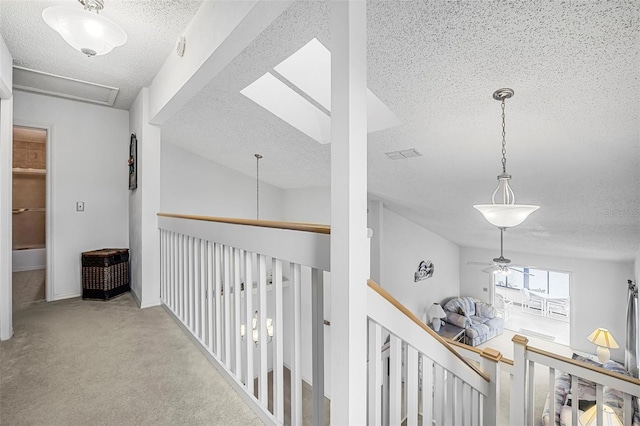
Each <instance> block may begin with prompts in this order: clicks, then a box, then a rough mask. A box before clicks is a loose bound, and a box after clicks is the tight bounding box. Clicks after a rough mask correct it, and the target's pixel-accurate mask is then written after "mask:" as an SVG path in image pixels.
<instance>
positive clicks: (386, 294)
mask: <svg viewBox="0 0 640 426" xmlns="http://www.w3.org/2000/svg"><path fill="white" fill-rule="evenodd" d="M367 285H368V286H369V287H370V288H371V289H372V290H373V291H375V292H376V293H378V294H379V295H380V296H382V297H383V298H384V299H385V300H386V301H387V302H389V303H391V304H392V305H393V306H395V308H396V309H398V310H399V311H400V312H402V313H403V314H404V315H405V316H406V317H407V318H409V319H410V320H411V321H413V322H414V323H415V324H416V325H417V326H419V327H420V328H422V329H423V330H424V331H425V332H427V333H428V334H429V335H430V336H431V337H433V338H434V339H436V340H437V341H438V342H439V343H441V344H442V345H443V346H444V347H445V348H447V349H448V350H449V352H451V353H452V354H453V355H454V356H455V357H456V358H458V359H460V360H461V361H462V362H463V363H465V364H466V365H467V366H468V367H469V368H471V369H472V370H473V371H475V372H476V373H477V374H478V375H479V376H480V377H482V378H483V379H484V380H485V381H486V382H491V377H489V375H488V374H487V373H485V372H484V371H482V370H481V369H480V368H478V367H476V366H475V365H473V364H472V363H471V362H469V360H468V359H466V358H465V357H463V356H462V355H461V354H460V353H459V352H458V351H456V350H455V349H454V348H453V346H451V345H450V344H449V343H447V341H446V340H445V339H443V338H442V337H440V336H438V335H437V334H436V332H435V331H433V330H432V329H431V328H429V326H427V325H426V324H425V323H423V322H422V321H420V319H419V318H418V317H416V316H415V315H414V313H413V312H411V311H410V310H409V309H407V307H406V306H404V305H403V304H402V303H400V302H399V301H398V300H397V299H396V298H394V297H393V296H392V295H390V294H389V292H388V291H386V290H385V289H383V288H382V287H380V285H378V284H377V283H376V282H375V281H373V280H367ZM497 380H498V379H497Z"/></svg>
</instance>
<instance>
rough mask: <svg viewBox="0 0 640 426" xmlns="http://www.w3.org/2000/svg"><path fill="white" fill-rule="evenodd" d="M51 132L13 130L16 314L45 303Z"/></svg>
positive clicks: (26, 129) (23, 128) (30, 129)
mask: <svg viewBox="0 0 640 426" xmlns="http://www.w3.org/2000/svg"><path fill="white" fill-rule="evenodd" d="M47 139H48V131H47V130H46V129H38V128H31V127H24V126H14V127H13V169H12V171H13V173H12V178H13V180H12V186H13V199H12V210H11V212H12V221H13V236H12V237H13V238H12V251H13V261H12V267H13V269H12V278H13V288H12V292H13V311H14V312H16V311H19V310H21V309H24V308H25V307H28V306H29V305H31V304H32V303H37V302H42V301H44V300H45V299H46V294H47V292H46V285H47V284H46V275H47V273H46V272H47V271H46V267H47V249H46V244H47V209H46V206H47V192H48V191H47Z"/></svg>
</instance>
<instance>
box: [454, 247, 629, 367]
mask: <svg viewBox="0 0 640 426" xmlns="http://www.w3.org/2000/svg"><path fill="white" fill-rule="evenodd" d="M508 255H509V256H508V257H509V258H510V259H511V261H512V263H513V264H514V265H535V266H537V267H539V268H542V269H551V270H557V271H567V272H571V274H572V275H571V280H572V281H571V326H570V333H571V347H572V348H573V349H577V350H579V351H584V352H588V353H595V346H594V345H593V344H592V343H589V342H588V341H587V336H588V335H589V334H590V333H591V332H592V331H593V330H595V329H596V328H597V327H603V328H606V329H608V330H609V331H611V333H612V334H613V337H614V338H615V339H616V340H617V341H618V344H620V345H621V346H623V347H624V342H625V335H626V331H625V330H626V328H625V324H626V315H627V280H628V279H631V278H632V277H633V262H608V261H598V260H592V259H572V258H563V257H554V256H541V255H534V254H527V253H517V252H509V253H508ZM494 257H496V252H495V250H485V249H476V248H468V247H462V248H461V249H460V293H461V294H464V295H465V296H466V295H468V296H474V297H477V298H481V299H483V300H487V301H488V294H489V293H485V292H483V291H482V287H486V286H487V283H488V280H489V278H488V275H489V274H486V273H484V272H482V271H481V269H482V266H477V265H467V262H470V261H471V262H484V261H488V262H490V261H491V259H492V258H494ZM611 358H613V359H616V360H623V361H624V349H612V350H611Z"/></svg>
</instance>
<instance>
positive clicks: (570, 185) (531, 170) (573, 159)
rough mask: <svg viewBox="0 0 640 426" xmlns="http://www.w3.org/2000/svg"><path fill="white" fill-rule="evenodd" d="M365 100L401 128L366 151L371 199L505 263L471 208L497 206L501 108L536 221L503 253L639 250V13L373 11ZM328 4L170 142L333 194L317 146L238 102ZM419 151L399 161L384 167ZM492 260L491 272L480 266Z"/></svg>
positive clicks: (210, 95)
mask: <svg viewBox="0 0 640 426" xmlns="http://www.w3.org/2000/svg"><path fill="white" fill-rule="evenodd" d="M367 4H368V11H367V13H368V87H369V88H370V89H371V90H372V91H373V92H374V93H376V95H378V97H379V98H380V99H381V100H382V101H383V102H384V103H385V104H387V105H388V106H389V107H390V108H391V109H392V110H393V111H394V112H395V113H396V114H397V115H398V117H399V118H400V120H401V121H402V122H403V125H402V126H400V127H397V128H394V129H389V130H385V131H381V132H377V133H373V134H370V135H369V154H368V167H369V171H368V175H369V192H370V194H371V195H372V196H374V197H379V198H381V199H383V200H384V201H385V202H386V203H387V205H388V206H389V208H391V209H392V210H395V211H397V212H399V213H401V214H403V215H405V216H407V217H409V218H410V219H412V220H414V221H416V222H418V223H421V224H423V225H424V226H426V227H427V228H429V229H431V230H433V231H434V232H436V233H438V234H440V235H442V236H444V237H446V238H448V239H450V240H452V241H454V242H456V243H458V244H460V245H463V246H469V247H485V248H491V249H495V250H496V255H497V254H498V247H499V233H498V231H497V230H496V229H495V228H493V227H492V226H491V225H489V224H488V223H487V222H486V221H485V220H484V219H483V218H482V216H481V215H480V214H479V213H478V212H476V211H475V210H474V209H473V208H472V205H473V204H479V203H487V202H490V197H491V193H492V192H493V190H494V187H495V185H496V175H497V174H498V173H499V172H500V171H501V169H500V104H499V103H498V102H496V101H494V100H493V99H492V97H491V95H492V93H493V91H494V90H496V89H499V88H501V87H511V88H513V89H514V90H515V96H514V98H512V99H511V100H509V101H507V109H506V114H507V161H508V162H507V171H508V172H510V173H511V174H512V175H513V180H512V186H513V188H514V191H515V193H516V200H517V201H519V202H521V203H531V204H539V205H541V209H540V210H539V211H538V212H536V213H534V214H533V215H532V216H531V217H530V218H529V219H528V220H527V221H526V222H525V223H524V224H523V225H521V226H519V227H517V228H514V229H512V230H509V231H508V232H507V233H506V235H505V250H506V252H505V254H508V251H509V250H514V251H515V250H517V251H523V252H531V253H546V254H555V255H561V256H568V257H583V258H595V259H611V260H630V259H632V258H633V256H634V255H635V253H636V252H637V251H638V248H639V247H640V130H639V129H640V127H639V123H640V84H639V81H638V78H639V74H640V54H639V51H640V40H639V4H640V3H639V2H638V1H601V2H600V1H571V2H568V1H567V2H549V1H546V0H544V1H541V0H535V1H518V2H495V1H456V2H450V1H369V2H368V3H367ZM329 15H330V14H329V8H328V4H327V3H326V2H300V3H296V4H293V5H292V6H291V7H290V8H289V9H288V10H287V11H285V13H283V15H281V16H280V17H279V18H278V19H277V20H276V21H275V22H274V23H273V24H272V25H271V26H270V27H269V28H268V29H267V30H265V31H264V32H263V34H262V35H261V36H260V37H259V38H257V39H256V40H255V41H254V42H253V43H252V44H251V45H250V46H249V47H248V48H247V49H246V50H245V51H244V52H243V53H242V54H241V55H240V56H239V57H237V58H236V59H235V61H234V62H233V63H232V64H230V65H229V66H228V67H227V68H226V69H225V70H224V71H223V72H222V73H221V74H220V75H219V76H218V77H217V78H216V79H214V80H213V81H211V83H210V84H209V85H208V86H206V87H205V88H204V89H203V90H202V92H201V93H199V94H198V95H197V96H196V97H195V98H194V99H192V101H191V102H190V103H189V104H188V105H187V106H186V107H185V108H184V110H183V111H181V112H180V113H178V114H177V115H176V116H174V117H173V118H172V119H171V120H170V121H169V122H168V123H167V124H166V125H165V126H164V127H163V139H165V140H166V141H168V142H170V143H172V144H175V145H178V146H181V147H183V148H185V149H187V150H189V151H192V152H194V153H197V154H200V155H202V156H205V157H207V158H210V159H212V160H214V161H217V162H220V163H222V164H225V165H227V166H229V167H231V168H234V169H236V170H239V171H241V172H244V173H246V174H248V175H251V176H253V174H254V173H255V172H254V167H255V158H254V157H253V154H254V153H256V152H257V153H261V154H263V155H264V159H263V160H262V161H261V170H260V175H261V178H264V180H265V181H267V182H269V183H271V184H273V185H276V186H279V187H281V188H302V187H308V186H326V185H329V182H330V145H320V144H318V143H317V142H315V141H314V140H312V139H311V138H309V137H308V136H306V135H304V134H303V133H301V132H299V131H298V130H295V129H294V128H292V127H290V126H289V125H287V124H286V123H284V122H283V121H281V120H280V119H279V118H277V117H275V116H274V115H272V114H270V113H269V112H267V111H265V110H264V109H262V108H261V107H260V106H258V105H256V104H255V103H253V102H251V101H250V100H248V99H247V98H245V97H244V96H242V95H241V94H240V90H241V89H242V88H244V87H245V86H247V85H248V84H249V83H251V82H253V81H254V80H255V79H257V78H258V77H260V76H261V75H262V74H264V73H265V72H267V71H269V70H270V69H271V68H273V66H275V65H276V64H278V63H279V62H281V61H282V60H283V59H285V58H286V57H287V56H289V55H290V54H292V53H293V52H295V51H296V50H297V49H299V48H300V47H302V46H303V45H304V44H305V43H307V42H308V41H309V40H311V39H312V38H313V37H317V38H318V40H320V41H321V42H322V43H323V44H324V45H325V46H330V45H331V43H330V34H329ZM407 148H416V149H417V150H418V151H419V152H420V153H422V154H423V156H422V157H418V158H412V159H407V160H401V161H393V160H390V159H389V158H388V157H386V156H385V155H384V153H385V152H388V151H394V150H402V149H407ZM483 260H484V259H483Z"/></svg>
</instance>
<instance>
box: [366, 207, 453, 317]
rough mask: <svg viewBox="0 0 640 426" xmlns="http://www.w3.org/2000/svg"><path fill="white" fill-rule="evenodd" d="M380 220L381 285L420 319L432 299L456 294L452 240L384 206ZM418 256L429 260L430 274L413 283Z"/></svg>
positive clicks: (420, 258) (439, 299)
mask: <svg viewBox="0 0 640 426" xmlns="http://www.w3.org/2000/svg"><path fill="white" fill-rule="evenodd" d="M382 223H383V229H382V238H383V241H384V244H383V247H382V256H381V263H382V265H381V266H382V268H381V274H382V275H381V282H380V285H381V286H383V287H384V288H385V289H386V290H388V291H389V292H390V293H391V294H392V295H393V296H394V297H395V298H396V299H398V300H399V301H400V302H401V303H402V304H404V305H405V306H406V307H407V308H409V309H410V310H411V311H412V312H413V313H414V314H416V315H417V316H418V317H419V318H421V319H424V318H425V315H424V313H425V309H426V308H428V307H429V306H431V304H433V303H434V302H439V303H441V302H443V301H444V300H446V299H449V298H452V297H457V296H458V295H459V294H460V267H459V257H460V249H459V247H458V246H457V245H456V244H454V243H452V242H451V241H449V240H447V239H445V238H443V237H441V236H439V235H437V234H436V233H434V232H432V231H430V230H428V229H425V228H423V227H421V226H419V225H417V224H415V223H413V222H411V221H410V220H408V219H405V218H404V217H402V216H400V215H398V214H397V213H394V212H392V211H391V210H389V209H387V208H385V209H384V213H383V219H382ZM375 232H378V230H376V229H374V233H375ZM422 260H431V261H432V262H433V264H434V267H435V268H434V273H433V277H431V278H428V279H426V280H422V281H418V282H417V283H416V282H414V280H413V274H414V273H415V272H416V270H417V269H418V265H419V264H420V261H422Z"/></svg>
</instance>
